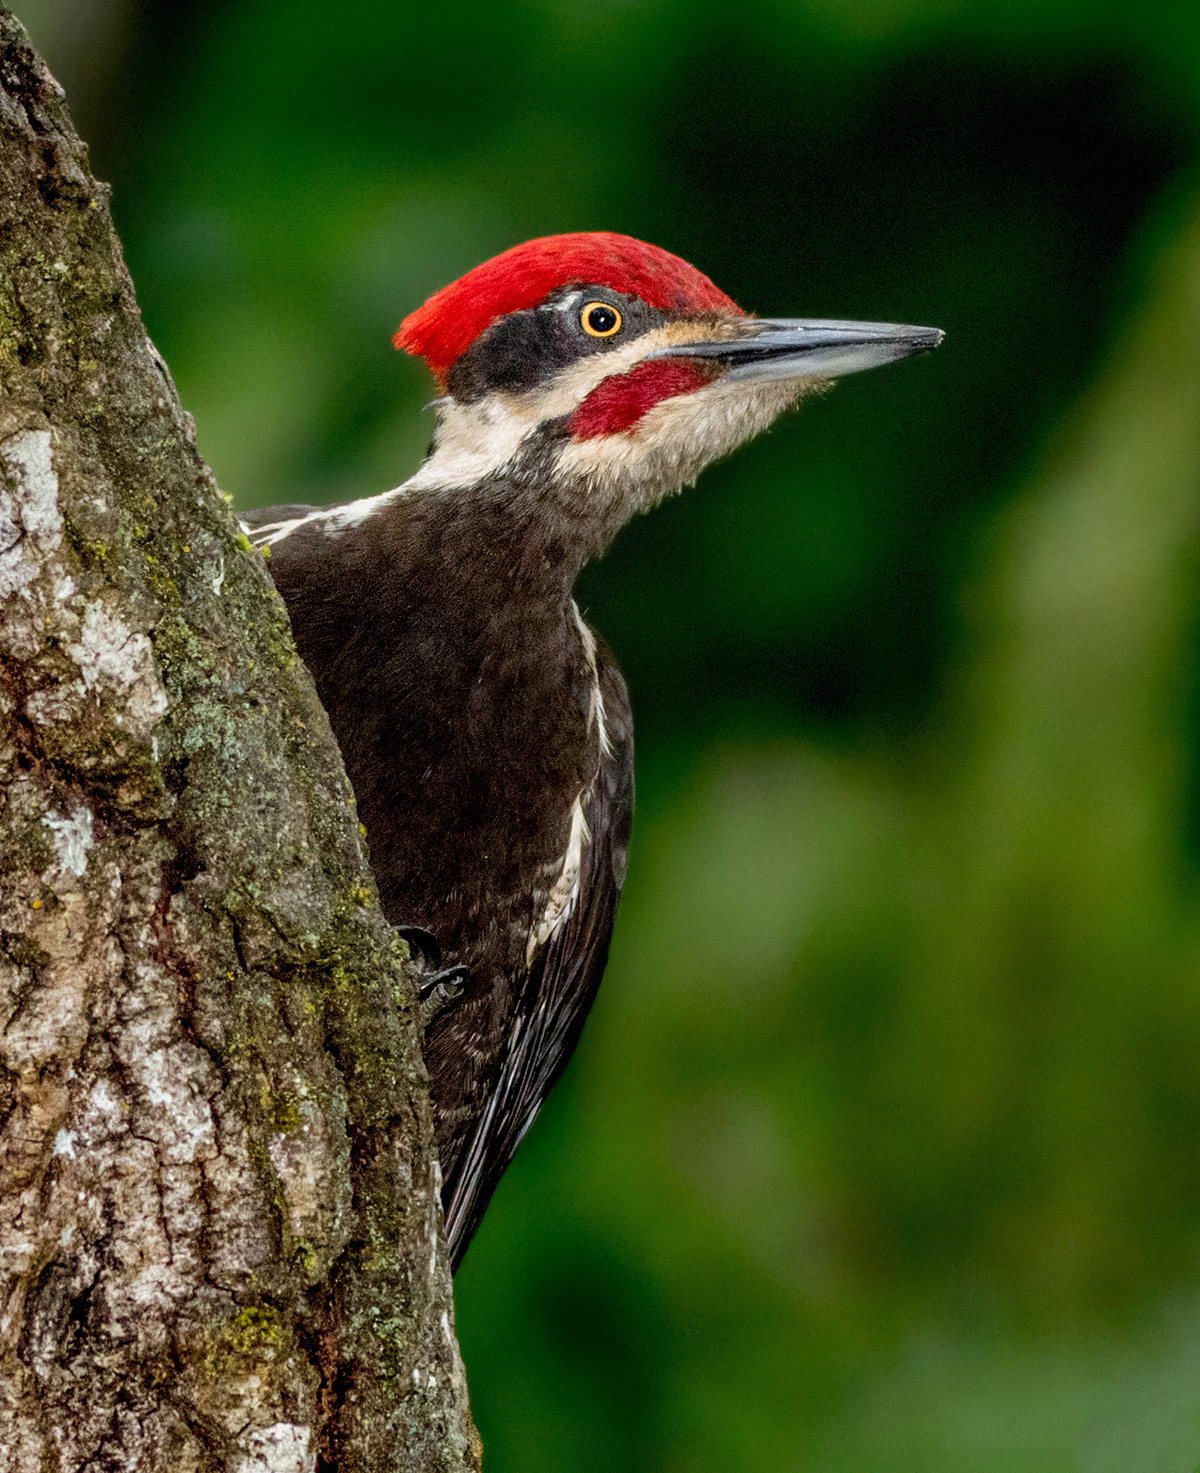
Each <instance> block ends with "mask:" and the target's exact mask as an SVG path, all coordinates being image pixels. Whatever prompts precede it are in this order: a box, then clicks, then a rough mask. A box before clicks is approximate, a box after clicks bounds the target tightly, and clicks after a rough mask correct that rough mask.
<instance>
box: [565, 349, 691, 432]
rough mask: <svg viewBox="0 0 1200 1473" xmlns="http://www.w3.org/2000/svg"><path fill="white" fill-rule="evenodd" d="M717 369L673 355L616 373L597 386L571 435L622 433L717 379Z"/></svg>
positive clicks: (573, 424)
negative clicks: (664, 405) (664, 404)
mask: <svg viewBox="0 0 1200 1473" xmlns="http://www.w3.org/2000/svg"><path fill="white" fill-rule="evenodd" d="M713 376H714V371H713V370H711V369H707V368H704V367H702V366H701V365H700V364H699V363H686V362H680V361H679V360H677V359H676V360H672V359H669V358H659V359H655V360H654V361H652V362H649V363H639V364H638V366H637V367H636V368H633V369H630V371H629V372H628V373H620V374H614V375H613V376H612V378H606V379H605V380H604V381H603V382H602V383H599V384H597V385H596V387H595V388H594V389H593V390H592V392H591V393H590V394H589V395H588V396H587V398H586V399H585V400H584V401H583V403H582V404H581V405H580V406H579V408H578V409H577V410H576V411H575V413H574V414H573V415H572V416H571V423H570V430H571V435H572V436H573V438H574V439H576V440H591V439H594V438H595V437H596V436H597V435H619V434H620V433H621V431H622V430H631V429H632V428H633V427H634V425H635V424H637V422H638V420H640V419H641V418H642V416H643V415H644V414H645V413H646V412H647V410H650V409H653V408H654V406H655V405H656V404H661V403H662V401H663V400H664V399H677V398H679V396H680V395H681V394H694V393H695V392H696V390H697V389H702V388H704V386H705V384H710V383H712V381H713Z"/></svg>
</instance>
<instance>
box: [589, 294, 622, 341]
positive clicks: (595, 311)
mask: <svg viewBox="0 0 1200 1473" xmlns="http://www.w3.org/2000/svg"><path fill="white" fill-rule="evenodd" d="M579 325H580V327H582V328H583V330H584V332H586V333H587V335H588V337H591V338H611V337H612V336H613V335H614V334H615V333H618V332H620V331H621V314H620V313H619V312H618V311H617V309H616V308H615V307H610V306H609V304H608V303H607V302H589V303H588V304H587V306H586V307H585V308H584V309H583V311H582V312H581V313H580V314H579Z"/></svg>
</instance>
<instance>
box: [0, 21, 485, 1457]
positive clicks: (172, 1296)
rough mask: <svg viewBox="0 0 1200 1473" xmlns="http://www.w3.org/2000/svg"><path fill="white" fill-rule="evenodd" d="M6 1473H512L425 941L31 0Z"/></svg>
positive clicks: (18, 127)
mask: <svg viewBox="0 0 1200 1473" xmlns="http://www.w3.org/2000/svg"><path fill="white" fill-rule="evenodd" d="M0 133H2V137H0V222H2V232H3V233H2V236H0V273H2V280H0V383H2V397H0V599H2V605H0V607H2V609H3V615H2V620H0V936H2V947H0V1122H2V1127H0V1470H3V1473H51V1470H56V1473H69V1470H76V1469H84V1468H86V1469H89V1470H109V1469H113V1470H115V1469H129V1470H138V1473H144V1470H145V1473H148V1470H155V1473H157V1470H168V1469H169V1470H172V1473H200V1470H205V1473H209V1470H217V1469H221V1470H237V1473H312V1470H330V1473H332V1470H335V1469H336V1470H339V1473H353V1470H366V1469H370V1470H371V1473H382V1470H417V1469H421V1470H427V1469H437V1470H459V1469H464V1468H473V1467H475V1466H477V1464H478V1456H479V1454H478V1440H477V1438H476V1435H475V1433H474V1429H473V1428H472V1426H471V1423H470V1419H469V1416H468V1412H467V1405H466V1389H465V1384H464V1380H463V1374H462V1367H461V1362H460V1360H459V1355H458V1349H457V1346H456V1343H455V1340H454V1334H453V1330H452V1323H453V1321H452V1306H451V1296H450V1278H449V1273H448V1270H447V1264H446V1255H445V1250H444V1244H443V1241H442V1238H441V1234H440V1227H439V1211H438V1171H437V1165H436V1159H435V1156H434V1152H433V1147H432V1133H431V1128H430V1116H429V1107H428V1100H427V1095H426V1091H425V1083H424V1074H423V1071H422V1067H421V1062H420V1052H419V1043H418V1037H417V1031H416V1026H415V1021H414V1017H415V1015H414V994H413V988H412V983H411V978H410V976H409V975H408V974H407V972H406V970H405V965H404V958H403V948H402V946H400V945H399V944H398V943H395V942H394V941H393V937H392V934H391V932H390V931H389V929H388V927H387V926H386V925H385V923H384V921H383V919H382V917H381V915H380V913H379V910H378V906H377V904H376V900H375V891H374V885H373V882H372V880H371V876H370V872H369V870H368V868H367V865H366V863H365V860H364V856H363V852H362V848H361V843H360V837H359V828H358V823H357V819H356V816H355V812H354V804H353V799H352V797H351V793H350V789H349V787H348V785H347V783H346V780H345V776H344V774H343V770H342V764H341V761H340V759H339V756H338V752H337V749H336V746H335V745H334V742H333V739H332V736H331V735H330V731H329V727H328V724H327V722H326V719H325V716H324V714H323V713H322V711H321V709H320V707H319V705H318V703H317V701H316V697H315V695H314V693H313V689H312V685H311V683H310V681H309V679H308V676H307V674H306V672H305V670H304V669H303V667H302V666H301V665H300V664H299V662H298V661H297V658H296V655H295V652H294V650H293V647H292V642H291V637H290V634H289V630H288V624H287V618H286V616H285V613H284V610H283V607H282V605H281V603H280V601H279V599H278V598H277V597H276V595H275V593H274V591H273V589H272V587H271V583H270V579H269V578H268V577H267V573H266V569H265V567H264V566H263V564H262V560H261V559H260V557H259V556H258V555H257V554H255V553H253V552H252V551H251V550H250V548H249V545H248V544H247V542H246V540H245V538H244V537H241V536H240V535H239V533H238V530H237V526H236V523H235V522H234V519H233V517H232V514H231V512H230V509H229V507H228V505H227V504H226V501H225V500H224V499H223V498H222V496H221V494H220V492H219V491H218V489H217V487H216V486H215V484H214V483H213V480H212V477H211V476H210V474H209V472H208V471H207V469H206V468H205V466H204V465H203V463H202V462H201V460H200V458H199V456H198V455H197V454H196V451H195V449H194V447H193V444H192V437H191V431H190V422H189V419H188V416H187V415H186V414H185V413H184V412H183V410H182V409H181V407H180V405H179V402H178V399H177V396H176V393H175V388H174V385H173V384H172V382H171V379H170V377H169V375H168V374H167V371H166V368H165V366H164V365H163V363H162V361H161V359H160V358H159V357H158V355H157V354H156V353H155V351H154V349H153V347H152V346H151V345H150V343H149V341H148V340H147V338H146V335H145V333H144V331H143V328H142V325H141V321H140V318H139V314H138V310H137V306H136V304H135V301H134V296H133V290H132V287H131V284H130V281H129V277H128V275H127V273H126V270H125V267H124V264H123V262H122V259H121V253H120V248H119V245H118V243H117V240H116V238H115V236H114V234H113V230H112V225H111V222H110V218H109V213H108V209H107V203H106V191H105V190H104V188H103V187H102V186H100V185H98V184H97V183H96V182H95V181H94V180H93V179H92V178H91V176H90V174H89V172H88V167H87V159H86V153H85V150H84V149H83V147H82V146H81V145H80V143H79V141H78V139H77V138H76V137H75V135H74V132H73V130H72V128H71V125H70V122H69V119H68V116H67V112H66V108H65V104H64V101H63V98H62V94H61V91H60V90H59V88H58V86H57V84H56V83H55V82H54V81H53V79H52V78H51V77H50V75H49V74H48V73H47V71H46V70H45V67H44V66H43V65H42V63H41V62H40V60H39V59H38V58H37V57H36V56H35V55H34V53H33V51H32V50H31V48H30V46H29V43H28V40H27V38H26V37H25V35H24V33H23V31H22V30H21V28H20V26H19V25H18V24H17V23H16V22H15V21H14V20H13V18H12V17H11V16H10V15H9V14H8V13H7V12H6V11H0Z"/></svg>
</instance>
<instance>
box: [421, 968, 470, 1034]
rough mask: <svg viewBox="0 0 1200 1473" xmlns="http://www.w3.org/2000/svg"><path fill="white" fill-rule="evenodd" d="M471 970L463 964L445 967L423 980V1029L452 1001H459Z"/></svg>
mask: <svg viewBox="0 0 1200 1473" xmlns="http://www.w3.org/2000/svg"><path fill="white" fill-rule="evenodd" d="M470 975H471V972H470V969H469V968H468V967H464V966H462V965H461V964H460V965H459V966H457V967H444V968H443V969H442V971H440V972H436V973H434V975H433V976H432V977H425V978H422V980H421V1029H422V1031H424V1030H425V1029H426V1028H428V1027H429V1025H430V1024H431V1023H432V1022H433V1020H434V1019H435V1018H436V1017H438V1016H439V1015H440V1014H442V1013H444V1012H445V1011H446V1009H447V1008H448V1007H449V1006H450V1004H451V1003H452V1002H457V1001H458V999H459V998H460V997H461V996H462V995H463V991H464V989H465V988H466V985H467V978H468V977H470Z"/></svg>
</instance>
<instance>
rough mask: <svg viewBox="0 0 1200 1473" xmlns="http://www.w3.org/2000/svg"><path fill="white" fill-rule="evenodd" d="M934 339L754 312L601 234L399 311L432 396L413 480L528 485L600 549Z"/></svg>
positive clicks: (520, 258)
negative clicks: (842, 385) (810, 396)
mask: <svg viewBox="0 0 1200 1473" xmlns="http://www.w3.org/2000/svg"><path fill="white" fill-rule="evenodd" d="M941 339H942V334H941V333H940V332H939V331H938V330H937V329H935V328H927V327H903V326H897V325H895V324H890V323H866V322H832V321H814V320H802V319H791V318H760V317H753V316H750V315H748V314H747V313H745V312H743V311H742V309H741V308H740V307H739V306H738V305H737V303H736V302H734V301H733V300H732V299H731V298H730V297H728V296H726V295H725V293H724V292H723V291H721V290H720V288H719V287H717V286H716V285H715V284H714V283H713V282H712V281H710V280H709V279H708V277H707V276H705V275H703V274H702V273H701V272H699V271H697V270H696V268H695V267H694V266H690V265H688V263H687V262H686V261H683V260H681V259H680V258H679V257H678V256H673V255H671V254H670V253H669V252H668V251H664V250H660V249H659V248H658V247H657V246H652V245H646V244H645V243H644V242H642V241H638V240H633V239H632V238H631V237H629V236H627V235H614V234H611V233H609V232H605V231H598V232H593V233H587V234H573V235H552V236H546V237H544V238H542V239H539V240H531V241H527V242H526V243H525V244H524V245H519V246H514V247H513V248H512V249H511V250H508V251H505V252H503V254H501V255H499V256H496V257H494V258H493V259H492V260H490V261H485V262H484V264H483V265H481V266H477V267H476V268H475V270H473V271H471V272H468V274H467V275H466V276H463V277H461V278H460V279H459V280H458V281H455V282H452V283H451V285H449V286H447V287H444V288H443V289H442V290H441V291H440V292H438V293H437V294H436V295H435V296H433V297H431V298H430V299H429V301H427V302H426V303H425V305H424V306H423V307H421V308H419V309H418V310H417V311H416V312H414V313H412V315H411V316H409V317H407V318H406V319H405V321H404V322H403V323H402V325H401V327H400V330H399V332H398V333H397V334H396V337H395V343H396V346H397V347H398V348H403V349H405V350H406V351H407V352H409V353H413V354H417V355H419V356H421V357H423V358H424V359H425V361H426V362H427V363H428V365H429V367H430V368H431V369H432V370H433V373H434V376H435V378H436V379H437V381H438V385H439V387H440V388H441V390H442V393H443V397H442V398H441V399H440V400H439V401H438V408H439V411H440V414H439V425H438V431H437V437H436V440H435V448H434V453H433V455H432V456H431V458H430V461H429V462H428V464H427V467H426V468H425V470H424V471H423V472H422V473H421V477H423V478H425V479H427V480H428V481H429V483H430V484H431V485H432V484H441V485H447V484H451V483H454V484H459V485H479V484H480V483H481V482H485V481H492V482H496V483H501V482H503V483H509V484H512V485H514V486H517V487H521V488H525V489H526V490H527V491H533V492H535V493H536V494H537V495H539V496H541V497H544V498H550V499H551V500H553V501H554V502H555V503H556V504H557V505H558V506H559V507H560V508H561V509H562V510H563V511H565V512H569V513H570V514H571V515H573V516H576V517H580V518H584V519H587V518H591V519H592V520H593V521H594V522H595V523H596V524H597V525H598V526H599V525H600V524H602V527H603V534H604V535H603V537H602V539H601V540H602V541H603V540H607V537H608V536H609V535H611V533H612V532H613V531H615V530H616V528H617V527H618V526H619V525H620V524H621V523H622V522H624V521H625V520H626V519H627V518H628V517H629V516H630V515H632V513H633V512H635V511H638V510H640V509H642V508H644V507H647V506H650V505H652V504H653V503H654V502H655V501H657V500H659V499H660V498H661V497H662V496H664V495H667V494H668V493H670V492H672V491H675V490H678V489H679V488H680V487H681V486H683V485H685V484H686V483H688V482H690V481H692V480H694V479H695V477H696V476H697V475H698V474H699V473H700V471H702V470H703V469H704V467H705V466H706V465H708V464H710V463H711V462H712V461H714V460H716V459H718V458H719V457H720V456H723V455H726V454H728V453H729V452H730V451H731V450H733V449H735V448H736V447H737V446H738V445H740V444H742V443H743V442H744V441H745V440H747V439H749V438H750V437H751V436H752V435H755V434H757V433H758V432H759V431H760V430H762V429H765V428H766V426H767V425H769V424H770V423H771V421H772V420H774V419H775V418H776V417H777V416H778V415H779V414H780V413H782V412H783V411H784V410H785V409H787V408H789V407H790V406H791V405H793V404H795V403H796V402H797V401H798V400H799V399H800V398H801V397H802V396H803V395H804V394H806V393H808V392H811V391H812V390H814V389H816V388H820V387H822V386H823V385H825V384H826V383H828V382H829V381H830V380H831V379H835V378H838V377H840V376H841V375H843V374H847V373H856V372H858V371H859V370H860V369H864V368H874V367H876V366H877V365H880V364H883V363H892V362H894V361H896V360H897V359H900V358H906V357H908V356H909V355H910V354H913V353H920V352H924V351H925V350H927V349H929V348H933V347H936V346H937V344H938V343H939V342H941ZM421 477H419V478H421Z"/></svg>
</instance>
